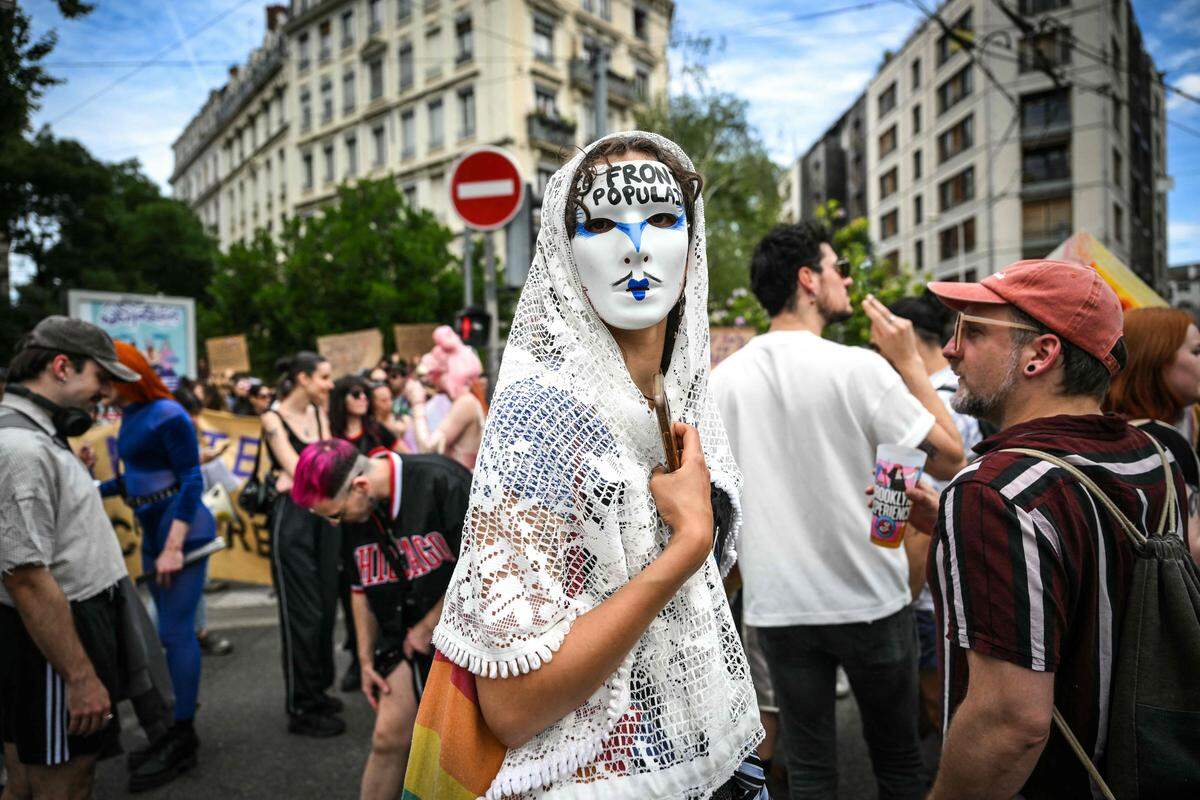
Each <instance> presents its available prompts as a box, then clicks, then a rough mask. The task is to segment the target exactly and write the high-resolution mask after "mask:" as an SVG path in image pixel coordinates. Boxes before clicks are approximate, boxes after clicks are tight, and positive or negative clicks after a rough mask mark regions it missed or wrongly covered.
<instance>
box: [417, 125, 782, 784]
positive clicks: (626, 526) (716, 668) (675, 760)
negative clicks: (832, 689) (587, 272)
mask: <svg viewBox="0 0 1200 800" xmlns="http://www.w3.org/2000/svg"><path fill="white" fill-rule="evenodd" d="M629 136H638V137H645V138H647V139H650V140H652V141H654V142H656V143H657V144H658V145H659V146H660V147H661V148H663V149H664V150H665V151H668V152H670V153H672V154H673V155H674V156H675V157H676V158H678V159H679V160H680V162H681V163H683V164H684V165H685V166H686V167H688V168H691V166H692V165H691V160H690V159H689V158H688V157H687V155H686V154H684V152H683V151H682V150H681V149H680V148H679V147H678V146H677V145H675V144H674V143H673V142H671V141H669V140H667V139H664V138H663V137H661V136H658V135H656V134H653V133H644V132H626V133H621V134H613V136H612V137H606V138H614V137H629ZM600 141H604V140H600ZM597 144H599V142H595V143H593V144H592V145H590V146H589V148H588V149H589V150H590V149H591V148H594V147H595V146H596V145H597ZM583 158H584V153H578V154H576V156H575V157H574V158H573V159H572V160H571V161H570V162H568V163H567V164H566V165H564V166H563V167H562V168H561V169H559V170H558V172H556V173H555V174H554V176H553V177H552V178H551V179H550V181H549V183H548V184H547V186H546V193H545V198H544V201H543V208H542V211H543V213H542V228H541V232H540V233H539V235H538V240H537V252H536V254H535V256H534V259H533V264H532V266H531V268H530V271H529V277H528V279H527V281H526V284H525V287H524V289H523V290H522V293H521V299H520V302H519V303H518V306H517V310H516V314H515V316H514V319H513V324H512V328H511V331H510V333H509V338H508V345H507V347H506V349H505V353H504V363H503V366H502V367H501V369H500V375H499V378H498V380H497V383H496V391H495V396H494V399H493V402H492V408H491V414H490V416H489V417H488V421H487V425H486V428H485V430H484V436H483V442H482V444H481V446H480V452H479V460H478V464H477V467H476V471H475V477H474V482H473V484H472V487H471V501H470V510H469V512H468V514H467V521H466V525H465V527H464V530H463V544H462V554H461V556H460V560H459V562H458V565H457V568H456V569H455V572H454V576H453V578H452V579H451V582H450V586H449V588H448V589H447V592H446V600H445V607H444V610H443V613H442V619H441V623H440V624H439V625H438V628H437V630H436V632H435V634H434V644H435V646H436V647H437V648H438V649H439V650H440V651H441V652H442V653H443V654H444V655H445V656H446V657H447V658H449V659H450V660H451V661H453V662H455V663H456V664H458V665H460V666H462V667H465V668H467V669H469V670H470V671H471V672H473V673H475V674H477V675H481V676H487V677H492V678H495V677H501V678H504V677H509V676H513V675H518V674H521V673H525V672H528V671H530V670H535V669H538V668H540V667H541V666H542V665H543V664H545V663H546V662H548V661H550V660H551V659H552V658H553V655H554V653H555V651H557V650H558V648H559V647H560V645H561V644H562V641H563V639H564V638H565V637H566V635H567V634H568V632H569V631H570V629H571V625H572V622H573V621H574V620H575V618H576V617H578V616H579V615H581V614H584V613H586V612H588V611H589V610H591V609H592V608H595V607H596V606H597V605H599V604H600V603H601V602H603V601H604V600H605V599H606V598H608V597H609V596H611V595H612V594H613V593H614V592H615V591H617V590H618V589H619V588H621V586H623V585H624V584H625V583H627V582H628V581H629V580H630V578H632V577H633V576H634V575H637V574H638V573H639V572H640V571H641V570H642V569H643V568H645V567H646V565H648V564H649V563H650V562H651V561H653V560H654V559H655V558H656V557H657V556H658V555H659V554H660V553H661V552H662V548H663V546H664V545H665V543H666V541H667V539H668V538H669V536H670V529H669V528H668V527H667V526H666V525H665V524H664V523H663V522H662V520H661V518H660V517H659V515H658V512H657V510H656V508H655V505H654V500H653V498H652V496H651V494H650V490H649V476H650V471H651V469H652V468H653V467H654V466H655V465H657V464H660V463H662V462H663V461H664V455H663V451H662V444H661V440H660V438H659V434H658V427H657V424H656V422H655V419H654V415H653V412H652V411H651V410H650V409H649V408H648V406H647V404H646V401H645V399H644V398H643V396H642V394H641V392H640V391H639V390H638V388H637V387H636V386H635V385H634V383H633V380H632V378H631V377H630V375H629V371H628V369H627V368H626V366H625V362H624V360H623V358H622V356H621V352H620V350H619V349H618V347H617V345H616V342H615V341H614V340H613V337H612V335H611V334H610V333H609V331H608V329H607V328H606V327H605V326H604V324H603V323H602V322H601V321H600V319H599V317H598V316H597V315H596V313H595V311H594V310H593V309H592V307H591V305H590V304H589V302H588V300H587V298H586V296H585V293H584V291H583V288H582V284H581V282H580V278H579V275H578V272H577V270H576V266H575V263H574V259H573V256H572V249H571V242H570V240H569V239H568V237H567V231H566V228H565V221H564V214H565V209H566V203H567V200H568V196H569V194H570V192H571V188H572V184H573V181H574V178H575V175H576V172H577V170H578V168H579V166H580V163H581V162H582V160H583ZM623 158H625V157H624V156H614V157H612V159H613V160H622V159H623ZM693 217H694V218H693V219H691V220H690V223H691V244H690V251H689V255H688V261H687V277H686V284H685V287H684V291H683V297H682V303H681V313H680V320H679V326H678V331H677V333H676V335H675V339H674V344H673V348H672V353H671V360H670V367H669V369H668V370H667V372H666V374H665V375H664V383H665V387H666V392H667V395H668V398H669V401H670V406H671V411H672V413H673V415H674V417H675V419H677V420H681V421H683V422H687V423H689V424H691V425H693V426H695V427H696V428H698V429H699V431H700V438H701V442H702V446H703V449H704V456H705V459H706V461H707V464H708V467H709V470H710V472H711V475H712V480H713V483H714V485H715V486H716V487H718V488H719V489H720V490H721V491H723V492H724V493H726V494H727V495H728V497H729V499H730V501H731V502H732V504H733V508H734V514H733V516H734V520H733V524H732V525H731V526H730V528H731V530H730V531H728V532H727V534H728V535H727V536H726V537H725V546H724V552H723V553H722V554H721V566H720V568H718V566H717V563H716V560H715V559H708V560H707V561H706V562H705V565H704V566H703V567H702V568H701V569H700V570H698V571H697V572H696V573H695V574H694V575H693V576H692V577H691V578H690V579H689V580H688V581H687V583H685V584H684V586H683V588H682V589H681V590H680V591H679V593H678V594H677V595H676V596H675V597H674V598H673V599H672V600H671V601H670V602H669V603H668V604H667V605H666V607H665V608H664V609H663V610H662V611H661V612H660V613H659V614H658V615H657V617H656V618H655V619H654V620H653V622H651V624H650V626H649V627H648V628H647V630H646V631H645V633H644V634H643V635H642V637H641V638H640V639H639V640H638V643H637V644H636V645H635V646H634V648H633V649H632V650H631V651H630V653H629V655H628V656H627V657H626V658H625V660H624V662H623V663H622V665H621V667H620V668H619V669H618V670H617V672H616V673H614V674H613V675H611V676H609V677H608V678H607V679H606V680H605V682H604V684H603V685H602V686H601V687H600V689H599V690H597V691H596V693H595V694H594V695H593V696H592V697H591V698H589V699H588V700H587V702H585V703H584V704H583V705H582V706H580V707H579V708H578V709H576V710H575V711H574V712H572V713H570V714H568V715H567V716H566V717H564V718H563V719H562V720H560V721H558V722H557V723H555V724H553V725H551V726H550V727H549V728H547V729H546V730H544V731H542V732H541V733H540V734H538V735H537V736H535V737H534V738H533V739H531V740H530V741H529V742H527V743H526V744H524V745H522V746H521V747H518V748H515V749H513V750H510V751H509V752H508V754H507V756H506V757H505V760H504V763H503V766H502V767H501V770H500V773H499V775H498V776H497V778H496V780H495V781H494V782H493V784H492V787H491V789H490V790H489V792H488V798H490V799H492V800H494V799H495V798H500V797H510V796H530V797H532V796H536V797H571V798H615V797H637V798H647V797H655V798H680V799H681V800H682V799H683V798H688V799H689V800H691V799H692V798H696V799H697V800H699V798H707V797H709V796H710V795H711V794H712V792H713V791H714V790H715V789H716V788H717V787H719V786H720V785H722V784H723V783H724V782H725V781H726V780H728V778H729V777H730V776H731V775H732V774H733V771H734V769H735V768H736V767H737V765H738V764H739V763H740V762H741V760H742V759H743V758H744V756H745V755H746V754H747V753H749V752H750V750H752V749H753V747H754V746H755V744H756V743H757V742H758V740H759V739H760V738H761V736H762V730H761V727H760V725H759V722H758V709H757V704H756V702H755V698H754V690H753V687H752V685H751V683H750V678H749V673H748V670H747V667H746V660H745V656H744V654H743V652H742V648H741V644H740V642H739V641H738V638H737V633H736V631H735V629H734V626H733V620H732V617H731V615H730V612H729V606H728V603H727V602H726V600H725V595H724V591H723V588H722V585H721V573H722V572H727V571H728V569H729V568H730V567H731V566H732V564H733V561H734V558H735V557H736V554H735V550H734V548H735V546H736V541H737V530H738V527H739V525H740V519H741V511H740V506H739V503H738V495H739V490H740V488H741V474H740V472H739V471H738V468H737V465H736V464H735V463H734V461H733V457H732V455H731V453H730V451H729V445H728V442H727V440H726V436H725V429H724V427H723V426H722V424H721V420H720V417H719V416H718V414H717V411H716V407H715V405H714V403H713V401H712V399H711V397H710V395H709V391H708V375H709V334H708V312H707V300H708V268H707V263H706V260H705V234H704V203H703V200H702V199H700V198H697V200H696V203H695V211H694V214H693Z"/></svg>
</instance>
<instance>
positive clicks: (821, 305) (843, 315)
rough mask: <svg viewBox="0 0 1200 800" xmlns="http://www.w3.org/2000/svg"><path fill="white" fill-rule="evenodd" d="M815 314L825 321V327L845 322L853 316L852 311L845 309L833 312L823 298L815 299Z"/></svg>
mask: <svg viewBox="0 0 1200 800" xmlns="http://www.w3.org/2000/svg"><path fill="white" fill-rule="evenodd" d="M817 313H818V314H820V315H821V319H823V320H825V324H826V325H834V324H836V323H838V322H845V321H846V320H848V319H850V318H851V317H852V316H854V310H853V309H850V308H846V309H844V310H842V309H839V310H836V311H835V310H833V309H830V308H829V304H828V303H826V302H825V300H824V299H823V298H820V297H818V298H817Z"/></svg>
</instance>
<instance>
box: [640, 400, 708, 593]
mask: <svg viewBox="0 0 1200 800" xmlns="http://www.w3.org/2000/svg"><path fill="white" fill-rule="evenodd" d="M671 431H672V433H674V434H675V442H676V443H677V444H678V445H679V447H680V451H681V452H680V466H679V469H677V470H675V471H674V472H670V473H668V472H667V471H666V470H665V469H664V468H663V467H661V466H659V467H655V469H654V472H653V474H652V475H651V476H650V493H651V494H652V495H653V496H654V502H655V504H656V505H657V506H658V513H659V515H660V516H661V517H662V518H663V522H666V523H667V524H668V525H670V526H671V539H670V541H668V542H667V547H682V548H685V552H687V553H688V554H689V556H690V558H689V562H690V563H692V571H693V572H694V571H695V570H697V569H699V568H700V565H701V564H703V563H704V559H706V558H708V556H709V554H710V553H711V552H712V546H713V515H712V494H711V492H712V487H711V486H710V481H711V478H710V476H709V474H708V465H707V464H705V463H704V451H703V450H702V449H701V447H700V434H699V432H697V430H696V429H695V428H693V427H692V426H691V425H686V424H684V423H682V422H676V423H674V424H673V425H672V426H671Z"/></svg>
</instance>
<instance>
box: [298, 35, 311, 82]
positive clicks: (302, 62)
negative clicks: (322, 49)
mask: <svg viewBox="0 0 1200 800" xmlns="http://www.w3.org/2000/svg"><path fill="white" fill-rule="evenodd" d="M296 51H297V53H296V59H297V62H298V64H297V65H298V66H299V68H300V71H301V72H303V71H304V70H306V69H308V68H309V66H310V65H311V64H312V54H311V49H310V42H309V40H308V34H307V33H302V34H300V35H299V36H298V37H296Z"/></svg>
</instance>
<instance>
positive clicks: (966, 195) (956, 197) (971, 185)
mask: <svg viewBox="0 0 1200 800" xmlns="http://www.w3.org/2000/svg"><path fill="white" fill-rule="evenodd" d="M973 199H975V167H967V168H966V169H964V170H963V171H962V172H960V173H958V174H957V175H955V176H953V177H950V178H947V179H946V180H944V181H942V182H941V183H939V184H938V207H939V208H940V209H941V210H942V211H949V210H950V209H952V208H954V207H956V206H960V205H962V204H963V203H965V202H967V201H968V200H973Z"/></svg>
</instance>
